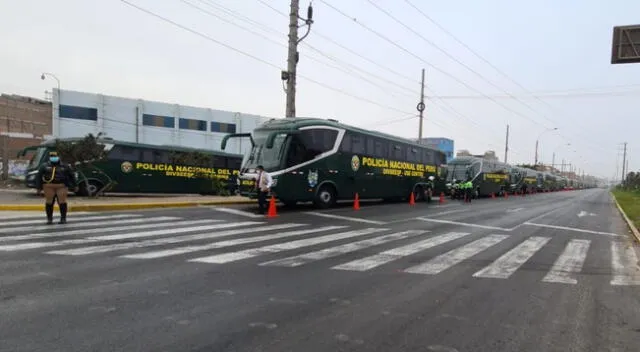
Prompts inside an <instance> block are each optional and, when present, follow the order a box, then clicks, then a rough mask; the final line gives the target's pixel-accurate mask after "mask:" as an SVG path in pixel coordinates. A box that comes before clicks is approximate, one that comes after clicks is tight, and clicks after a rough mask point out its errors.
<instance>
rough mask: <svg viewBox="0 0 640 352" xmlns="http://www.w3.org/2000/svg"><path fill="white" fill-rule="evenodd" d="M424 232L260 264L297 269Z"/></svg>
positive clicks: (414, 232)
mask: <svg viewBox="0 0 640 352" xmlns="http://www.w3.org/2000/svg"><path fill="white" fill-rule="evenodd" d="M425 232H426V231H421V230H408V231H402V232H396V233H392V234H390V235H385V236H380V237H375V238H372V239H368V240H363V241H359V242H352V243H347V244H343V245H341V246H337V247H331V248H327V249H322V250H319V251H315V252H309V253H305V254H300V255H296V256H292V257H288V258H283V259H276V260H271V261H268V262H264V263H260V264H259V265H261V266H284V267H297V266H301V265H304V264H308V263H311V262H314V261H318V260H322V259H327V258H332V257H337V256H339V255H342V254H346V253H352V252H355V251H359V250H361V249H365V248H369V247H373V246H377V245H380V244H384V243H387V242H392V241H396V240H401V239H405V238H409V237H412V236H416V235H420V234H423V233H425Z"/></svg>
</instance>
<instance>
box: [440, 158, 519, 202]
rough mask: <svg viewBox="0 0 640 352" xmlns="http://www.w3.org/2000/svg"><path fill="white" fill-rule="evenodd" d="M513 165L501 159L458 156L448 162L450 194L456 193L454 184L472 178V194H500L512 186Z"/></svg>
mask: <svg viewBox="0 0 640 352" xmlns="http://www.w3.org/2000/svg"><path fill="white" fill-rule="evenodd" d="M510 169H511V166H509V164H505V163H503V162H500V161H493V160H487V159H483V158H478V157H475V156H458V157H455V158H453V159H451V160H450V161H449V162H448V163H447V169H446V182H447V183H446V186H447V188H448V189H449V194H451V195H454V187H453V185H454V184H455V183H457V182H459V181H462V182H465V181H467V180H469V179H471V181H472V183H473V189H474V192H473V193H472V196H473V197H474V198H475V197H484V196H490V195H491V194H492V193H493V194H495V195H497V196H500V195H502V194H504V192H508V191H509V188H510V186H511V185H510V183H509V180H510V178H511V175H510V173H509V172H510V171H509V170H510Z"/></svg>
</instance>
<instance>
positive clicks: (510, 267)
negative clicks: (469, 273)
mask: <svg viewBox="0 0 640 352" xmlns="http://www.w3.org/2000/svg"><path fill="white" fill-rule="evenodd" d="M550 240H551V237H530V238H528V239H527V240H526V241H524V242H522V243H520V244H519V245H518V246H516V247H515V248H513V249H512V250H510V251H508V252H507V253H505V254H504V255H502V256H501V257H500V258H498V259H496V260H495V261H494V262H493V263H491V264H490V265H488V266H486V267H485V268H484V269H482V270H480V271H478V272H477V273H475V274H473V277H484V278H492V279H507V278H509V276H511V275H513V273H515V272H516V270H518V269H519V268H520V267H521V266H522V265H523V264H524V263H526V262H527V260H529V259H530V258H531V257H532V256H533V255H534V254H535V253H536V252H537V251H539V250H540V249H541V248H542V247H544V246H545V245H546V244H547V243H548V242H549V241H550Z"/></svg>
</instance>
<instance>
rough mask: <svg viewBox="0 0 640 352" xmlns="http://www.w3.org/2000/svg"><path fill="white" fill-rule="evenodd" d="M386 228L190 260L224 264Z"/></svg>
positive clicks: (367, 233) (369, 229)
mask: <svg viewBox="0 0 640 352" xmlns="http://www.w3.org/2000/svg"><path fill="white" fill-rule="evenodd" d="M386 230H388V229H381V228H367V229H362V230H354V231H348V232H342V233H337V234H332V235H327V236H320V237H314V238H309V239H304V240H298V241H293V242H286V243H279V244H274V245H271V246H265V247H260V248H252V249H247V250H244V251H238V252H232V253H224V254H217V255H212V256H208V257H202V258H196V259H191V260H189V262H199V263H214V264H224V263H229V262H234V261H238V260H242V259H247V258H252V257H257V256H259V255H263V254H271V253H278V252H282V251H286V250H291V249H297V248H302V247H309V246H313V245H316V244H320V243H326V242H331V241H337V240H342V239H347V238H353V237H357V236H364V235H369V234H372V233H375V232H380V231H386Z"/></svg>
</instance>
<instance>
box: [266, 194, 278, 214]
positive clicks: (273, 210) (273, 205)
mask: <svg viewBox="0 0 640 352" xmlns="http://www.w3.org/2000/svg"><path fill="white" fill-rule="evenodd" d="M276 216H278V214H277V212H276V199H275V197H274V196H271V200H269V210H267V217H268V218H275V217H276Z"/></svg>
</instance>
